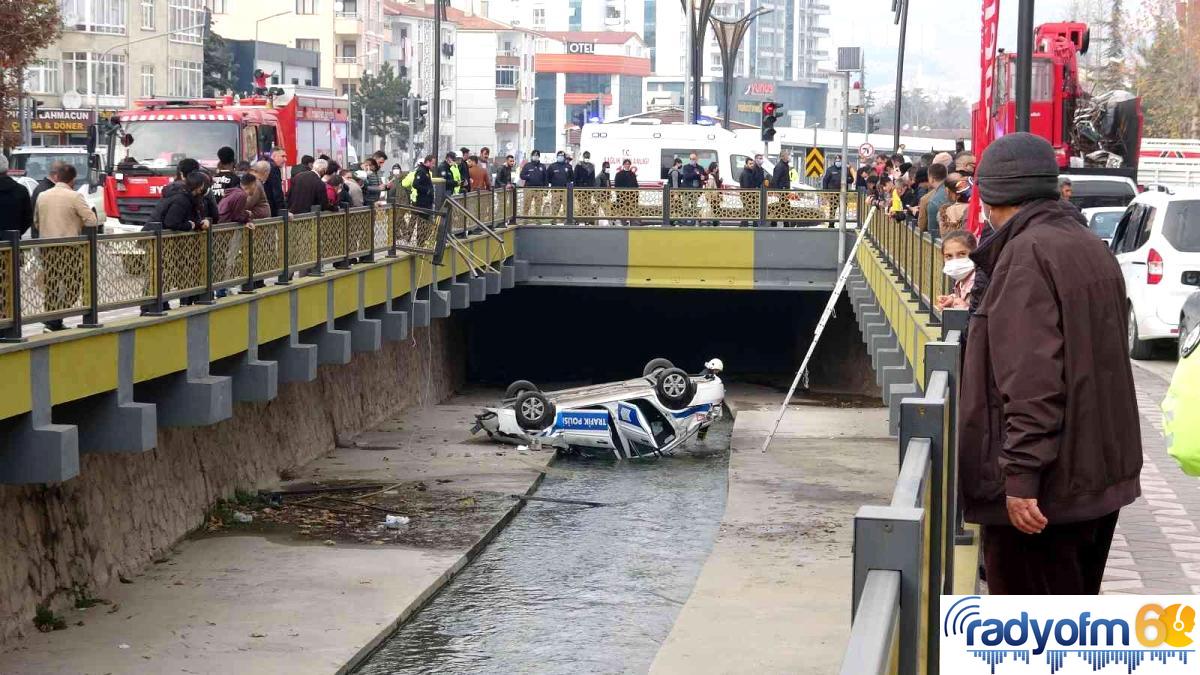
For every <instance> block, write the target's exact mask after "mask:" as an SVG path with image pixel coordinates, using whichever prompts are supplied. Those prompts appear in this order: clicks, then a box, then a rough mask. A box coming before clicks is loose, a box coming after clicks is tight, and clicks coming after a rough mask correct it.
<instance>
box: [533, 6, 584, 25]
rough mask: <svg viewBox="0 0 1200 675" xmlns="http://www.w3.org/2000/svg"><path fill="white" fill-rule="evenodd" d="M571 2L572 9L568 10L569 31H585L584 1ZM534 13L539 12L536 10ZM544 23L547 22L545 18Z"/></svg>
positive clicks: (535, 23) (535, 20) (535, 22)
mask: <svg viewBox="0 0 1200 675" xmlns="http://www.w3.org/2000/svg"><path fill="white" fill-rule="evenodd" d="M570 1H571V5H570V9H568V10H567V30H571V31H579V30H583V0H570ZM533 11H534V12H537V10H536V9H535V10H533ZM535 16H536V14H535ZM542 21H543V22H545V19H544V18H543V20H542ZM534 25H537V19H534Z"/></svg>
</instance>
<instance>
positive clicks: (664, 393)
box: [654, 368, 696, 410]
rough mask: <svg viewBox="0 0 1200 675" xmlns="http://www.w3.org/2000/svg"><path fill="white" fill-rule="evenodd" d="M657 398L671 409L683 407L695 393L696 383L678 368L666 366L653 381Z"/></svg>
mask: <svg viewBox="0 0 1200 675" xmlns="http://www.w3.org/2000/svg"><path fill="white" fill-rule="evenodd" d="M654 393H655V394H657V395H658V400H659V401H660V402H661V403H662V404H663V405H665V406H666V407H668V408H670V409H672V410H679V409H680V408H684V407H686V406H687V404H689V403H691V402H692V398H693V397H695V395H696V383H695V382H692V378H691V377H689V376H688V374H687V373H685V372H684V371H683V370H681V369H679V368H668V369H666V370H663V371H662V372H660V373H659V374H658V380H657V381H656V382H655V383H654Z"/></svg>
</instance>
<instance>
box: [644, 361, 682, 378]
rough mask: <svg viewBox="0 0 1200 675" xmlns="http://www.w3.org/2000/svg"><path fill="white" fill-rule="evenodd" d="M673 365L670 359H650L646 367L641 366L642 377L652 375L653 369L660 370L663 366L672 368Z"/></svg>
mask: <svg viewBox="0 0 1200 675" xmlns="http://www.w3.org/2000/svg"><path fill="white" fill-rule="evenodd" d="M674 367H675V364H674V363H671V362H670V361H668V360H666V359H664V358H661V357H660V358H657V359H650V362H649V363H647V364H646V367H645V368H642V377H649V376H651V375H653V374H654V371H656V370H662V369H664V368H674Z"/></svg>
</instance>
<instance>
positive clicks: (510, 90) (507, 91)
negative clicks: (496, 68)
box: [496, 84, 519, 99]
mask: <svg viewBox="0 0 1200 675" xmlns="http://www.w3.org/2000/svg"><path fill="white" fill-rule="evenodd" d="M518 90H519V87H518V86H517V85H515V84H513V85H507V84H498V85H496V98H497V99H516V98H517V91H518Z"/></svg>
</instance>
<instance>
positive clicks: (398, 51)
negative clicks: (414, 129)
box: [384, 0, 462, 161]
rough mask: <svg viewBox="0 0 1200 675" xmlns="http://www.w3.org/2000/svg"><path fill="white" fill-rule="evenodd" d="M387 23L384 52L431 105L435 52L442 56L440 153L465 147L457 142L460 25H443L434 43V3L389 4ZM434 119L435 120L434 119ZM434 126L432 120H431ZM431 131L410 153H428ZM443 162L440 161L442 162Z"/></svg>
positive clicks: (421, 0) (420, 136) (419, 138)
mask: <svg viewBox="0 0 1200 675" xmlns="http://www.w3.org/2000/svg"><path fill="white" fill-rule="evenodd" d="M384 20H385V23H386V25H387V27H388V43H387V47H386V49H385V50H384V54H385V57H386V59H387V61H388V63H390V64H391V65H392V67H393V68H394V69H395V70H396V72H397V73H398V74H399V75H400V76H401V77H405V78H408V80H409V82H410V83H411V89H410V93H411V95H413V96H416V97H418V98H421V99H424V100H426V101H432V100H433V99H434V98H436V97H435V96H434V91H433V67H434V60H433V49H434V48H435V47H436V48H437V49H438V50H439V51H440V52H441V55H442V57H441V61H442V63H441V89H442V91H441V96H440V100H441V110H440V114H439V126H440V127H441V130H440V133H439V134H438V149H439V150H440V152H441V154H445V153H446V152H447V151H449V150H451V149H454V150H457V148H459V147H460V146H461V145H462V143H459V142H458V141H457V140H456V132H457V128H458V125H457V122H458V117H457V113H458V110H457V106H456V105H455V104H456V102H457V101H458V95H457V92H458V63H459V59H458V55H459V45H458V39H459V38H458V25H457V24H456V22H455V21H453V20H449V19H448V20H446V21H443V22H442V35H441V39H440V40H435V39H434V32H433V3H432V1H431V2H428V3H426V2H425V1H424V0H416V1H410V2H398V1H393V0H388V2H387V3H386V4H385V6H384ZM431 117H432V116H431ZM429 121H430V123H432V119H431V120H429ZM429 134H430V130H429V129H426V130H424V131H422V132H421V133H419V134H417V137H416V139H415V143H416V144H417V145H416V146H415V147H410V148H408V150H409V152H410V153H413V154H415V153H414V150H416V149H417V148H419V149H420V150H421V151H422V154H423V153H424V152H428V151H429V150H430V149H431V148H432V147H433V145H432V143H431V142H430V135H429ZM439 161H440V158H439Z"/></svg>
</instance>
